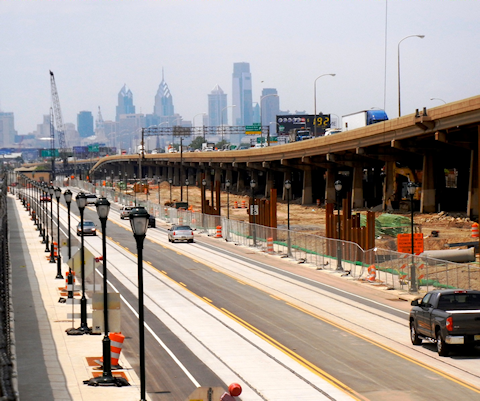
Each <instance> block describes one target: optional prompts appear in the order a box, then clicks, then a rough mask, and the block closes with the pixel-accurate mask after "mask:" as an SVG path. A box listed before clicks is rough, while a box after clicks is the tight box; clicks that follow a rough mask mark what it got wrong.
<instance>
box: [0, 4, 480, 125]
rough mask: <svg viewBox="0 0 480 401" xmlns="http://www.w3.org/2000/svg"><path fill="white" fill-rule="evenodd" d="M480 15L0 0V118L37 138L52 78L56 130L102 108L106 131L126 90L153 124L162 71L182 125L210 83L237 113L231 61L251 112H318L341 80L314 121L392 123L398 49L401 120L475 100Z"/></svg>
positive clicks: (413, 8)
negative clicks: (267, 102)
mask: <svg viewBox="0 0 480 401" xmlns="http://www.w3.org/2000/svg"><path fill="white" fill-rule="evenodd" d="M479 16H480V1H478V0H155V1H154V0H0V60H1V62H0V71H1V72H0V110H1V111H3V112H13V113H14V114H15V128H16V130H17V131H18V133H19V134H27V133H30V132H33V131H34V130H35V129H36V126H37V124H39V123H41V122H42V121H43V115H46V114H49V112H50V107H51V105H52V100H51V89H50V75H49V70H52V71H53V72H54V74H55V80H56V85H57V89H58V94H59V98H60V104H61V109H62V115H63V121H64V123H68V122H71V123H75V124H76V121H77V114H78V113H79V112H80V111H83V110H87V111H91V112H92V114H93V115H94V118H95V117H96V115H97V110H98V107H99V106H100V108H101V110H102V114H103V118H104V120H114V119H115V106H116V105H117V96H118V92H119V91H120V89H121V88H122V86H123V85H124V84H126V85H127V86H128V88H130V89H131V91H132V93H133V101H134V105H135V106H136V112H137V113H144V114H147V113H152V112H153V105H154V97H155V94H156V92H157V89H158V86H159V84H160V81H161V78H162V68H163V69H164V71H165V81H166V82H167V84H168V86H169V88H170V91H171V93H172V96H173V102H174V106H175V112H176V113H179V114H180V115H181V116H182V117H183V119H184V120H190V121H191V120H192V119H193V117H194V116H196V115H198V114H199V113H203V112H207V111H208V102H207V95H208V93H210V92H211V90H212V89H213V88H214V86H215V85H216V84H218V85H220V87H221V88H222V89H223V90H224V91H225V93H227V99H228V105H231V104H232V72H233V63H235V62H248V63H250V71H251V74H252V87H253V88H252V89H253V99H254V101H256V102H259V100H260V96H261V91H262V88H276V89H277V91H278V94H279V98H280V109H281V110H283V111H290V112H291V113H294V112H295V111H296V110H302V111H303V110H304V111H306V112H307V113H310V114H313V113H314V98H315V92H314V91H315V89H314V88H315V86H314V82H315V80H316V78H317V77H319V76H320V75H323V74H336V75H335V76H334V77H332V76H324V77H322V78H319V79H318V80H317V81H316V104H317V113H320V112H323V113H330V114H332V119H335V118H336V117H338V116H342V115H346V114H350V113H354V112H357V111H360V110H367V109H370V108H380V109H384V110H386V112H387V114H388V115H389V117H390V118H395V117H397V116H398V69H397V65H398V49H399V48H400V82H401V86H400V89H401V104H402V115H405V114H410V113H414V112H415V109H416V108H420V109H421V108H423V107H427V108H432V107H436V106H439V105H442V104H443V102H446V103H450V102H454V101H457V100H462V99H465V98H468V97H471V96H477V95H480V73H479V67H480V51H479V49H480V24H479V23H478V18H479ZM410 35H425V38H423V39H420V38H418V37H411V38H408V39H405V40H402V39H403V38H405V37H407V36H410ZM400 42H401V44H400ZM399 44H400V45H399ZM431 98H436V99H434V100H430V99H431ZM437 99H441V100H437ZM228 118H229V122H231V109H230V110H229V117H228ZM195 123H196V125H200V123H201V118H200V117H197V118H196V120H195Z"/></svg>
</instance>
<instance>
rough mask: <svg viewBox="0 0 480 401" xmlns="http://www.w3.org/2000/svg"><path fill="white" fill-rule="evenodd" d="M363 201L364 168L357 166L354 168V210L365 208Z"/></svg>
mask: <svg viewBox="0 0 480 401" xmlns="http://www.w3.org/2000/svg"><path fill="white" fill-rule="evenodd" d="M364 203H365V201H364V199H363V167H362V166H355V167H354V168H353V182H352V208H361V207H364V206H365V204H364Z"/></svg>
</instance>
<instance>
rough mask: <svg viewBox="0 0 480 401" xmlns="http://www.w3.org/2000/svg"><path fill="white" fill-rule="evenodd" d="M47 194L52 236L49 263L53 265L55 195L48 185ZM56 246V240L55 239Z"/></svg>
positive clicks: (51, 186)
mask: <svg viewBox="0 0 480 401" xmlns="http://www.w3.org/2000/svg"><path fill="white" fill-rule="evenodd" d="M48 193H49V194H50V234H51V235H52V241H50V261H49V262H50V263H55V258H54V257H53V248H54V245H53V195H54V194H55V189H54V188H53V185H50V187H49V188H48ZM57 246H58V238H57Z"/></svg>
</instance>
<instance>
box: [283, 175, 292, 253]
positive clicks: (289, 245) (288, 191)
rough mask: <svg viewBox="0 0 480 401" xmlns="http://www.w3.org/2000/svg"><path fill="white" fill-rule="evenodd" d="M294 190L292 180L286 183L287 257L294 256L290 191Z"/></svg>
mask: <svg viewBox="0 0 480 401" xmlns="http://www.w3.org/2000/svg"><path fill="white" fill-rule="evenodd" d="M291 188H292V182H291V181H290V180H286V181H285V189H286V190H287V255H288V256H292V245H291V241H290V189H291Z"/></svg>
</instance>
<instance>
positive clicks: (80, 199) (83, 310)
mask: <svg viewBox="0 0 480 401" xmlns="http://www.w3.org/2000/svg"><path fill="white" fill-rule="evenodd" d="M75 200H76V202H77V207H78V211H79V212H80V228H81V230H82V231H81V233H82V234H81V236H80V238H81V242H80V244H81V245H80V271H81V273H80V274H81V275H82V298H81V299H80V327H79V328H78V329H74V328H71V329H69V330H67V334H69V335H83V334H90V329H89V327H88V325H87V298H86V297H85V241H84V235H83V229H84V227H83V212H84V211H85V206H86V205H87V197H86V196H85V193H84V192H79V193H78V195H77V197H76V198H75Z"/></svg>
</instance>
